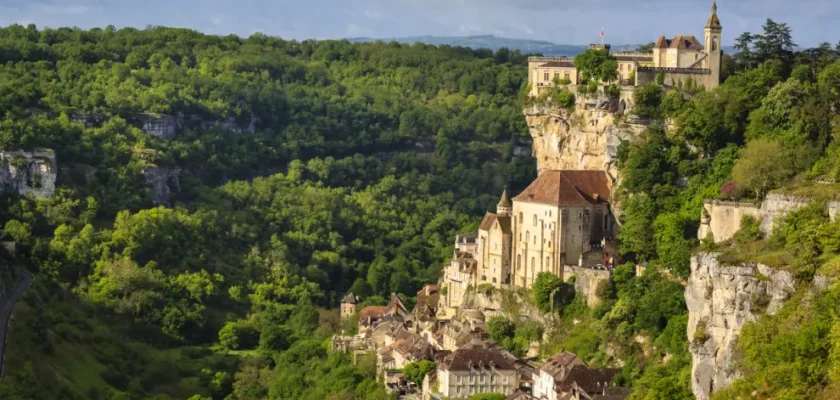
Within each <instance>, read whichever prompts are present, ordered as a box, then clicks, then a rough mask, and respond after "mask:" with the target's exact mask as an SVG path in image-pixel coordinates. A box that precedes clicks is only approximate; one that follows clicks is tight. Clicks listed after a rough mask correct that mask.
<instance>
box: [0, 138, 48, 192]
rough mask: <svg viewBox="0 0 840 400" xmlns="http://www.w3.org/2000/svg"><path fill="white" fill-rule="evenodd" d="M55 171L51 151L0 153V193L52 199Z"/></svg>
mask: <svg viewBox="0 0 840 400" xmlns="http://www.w3.org/2000/svg"><path fill="white" fill-rule="evenodd" d="M57 171H58V166H57V164H56V160H55V152H54V151H53V150H50V149H39V150H34V151H0V191H4V192H5V191H14V192H17V193H18V194H20V195H23V196H25V195H30V194H31V195H33V196H35V197H52V196H53V195H55V180H56V177H57Z"/></svg>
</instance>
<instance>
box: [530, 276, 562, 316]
mask: <svg viewBox="0 0 840 400" xmlns="http://www.w3.org/2000/svg"><path fill="white" fill-rule="evenodd" d="M562 284H563V281H562V280H560V278H558V277H557V275H554V274H552V273H550V272H540V273H539V274H537V279H536V280H535V281H534V288H533V292H534V302H535V303H536V305H537V308H538V309H539V310H540V311H542V312H548V311H550V310H551V293H552V292H554V290H556V289H557V288H559V287H560V286H561V285H562Z"/></svg>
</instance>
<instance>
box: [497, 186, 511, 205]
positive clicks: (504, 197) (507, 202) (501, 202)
mask: <svg viewBox="0 0 840 400" xmlns="http://www.w3.org/2000/svg"><path fill="white" fill-rule="evenodd" d="M510 206H511V204H510V197H508V194H507V189H505V190H504V191H503V192H502V198H501V200H499V204H497V205H496V207H507V208H509V207H510Z"/></svg>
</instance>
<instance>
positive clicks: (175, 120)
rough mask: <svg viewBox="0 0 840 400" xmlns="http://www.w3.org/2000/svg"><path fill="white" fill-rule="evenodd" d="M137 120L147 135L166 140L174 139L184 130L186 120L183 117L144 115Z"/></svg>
mask: <svg viewBox="0 0 840 400" xmlns="http://www.w3.org/2000/svg"><path fill="white" fill-rule="evenodd" d="M137 119H138V121H139V123H140V125H141V127H142V128H143V131H144V132H146V134H149V135H152V136H155V137H158V138H161V139H166V140H172V139H174V138H175V136H177V135H178V133H180V132H181V129H183V128H184V118H183V116H181V115H178V116H173V115H159V116H155V115H151V114H142V115H139V116H138V117H137Z"/></svg>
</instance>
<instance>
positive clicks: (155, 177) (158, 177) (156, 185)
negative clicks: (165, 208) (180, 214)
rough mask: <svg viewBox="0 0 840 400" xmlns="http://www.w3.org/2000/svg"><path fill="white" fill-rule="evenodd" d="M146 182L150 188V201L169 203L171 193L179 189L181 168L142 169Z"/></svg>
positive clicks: (162, 203) (156, 203) (161, 203)
mask: <svg viewBox="0 0 840 400" xmlns="http://www.w3.org/2000/svg"><path fill="white" fill-rule="evenodd" d="M143 175H144V176H145V177H146V183H147V184H148V185H149V187H150V188H151V189H152V203H154V204H155V205H169V204H170V203H169V202H170V199H171V196H172V193H173V192H175V193H177V192H179V191H180V190H181V181H180V178H181V169H180V168H175V169H168V168H160V167H149V168H146V169H145V170H144V171H143Z"/></svg>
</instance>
